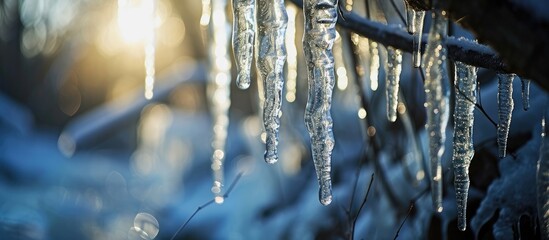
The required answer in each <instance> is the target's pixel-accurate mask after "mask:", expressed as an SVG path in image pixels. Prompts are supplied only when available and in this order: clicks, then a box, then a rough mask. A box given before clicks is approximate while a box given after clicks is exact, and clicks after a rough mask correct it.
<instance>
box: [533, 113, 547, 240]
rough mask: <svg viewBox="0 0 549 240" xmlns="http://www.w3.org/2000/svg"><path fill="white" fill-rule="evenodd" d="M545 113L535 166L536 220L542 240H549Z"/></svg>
mask: <svg viewBox="0 0 549 240" xmlns="http://www.w3.org/2000/svg"><path fill="white" fill-rule="evenodd" d="M547 115H548V114H547V112H546V113H545V116H544V118H543V119H542V121H541V127H542V133H541V147H540V151H539V159H538V166H537V174H536V175H537V179H536V180H537V181H536V185H537V195H538V198H537V199H538V201H537V202H538V204H537V205H538V218H539V220H540V225H541V230H540V232H541V236H542V239H549V139H548V134H549V126H547V125H546V121H547Z"/></svg>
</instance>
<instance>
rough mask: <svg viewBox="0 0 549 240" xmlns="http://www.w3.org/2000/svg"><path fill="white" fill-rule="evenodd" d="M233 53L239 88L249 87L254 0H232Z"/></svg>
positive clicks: (252, 51)
mask: <svg viewBox="0 0 549 240" xmlns="http://www.w3.org/2000/svg"><path fill="white" fill-rule="evenodd" d="M233 17H234V20H233V53H234V57H235V62H236V69H237V72H238V76H237V78H236V85H237V86H238V87H239V88H240V89H247V88H248V87H250V74H251V73H250V71H251V68H252V60H253V53H254V41H255V0H233Z"/></svg>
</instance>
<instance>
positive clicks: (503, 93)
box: [497, 74, 515, 158]
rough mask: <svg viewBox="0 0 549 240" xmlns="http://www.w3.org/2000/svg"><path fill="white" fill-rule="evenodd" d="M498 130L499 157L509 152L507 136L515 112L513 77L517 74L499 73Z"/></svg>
mask: <svg viewBox="0 0 549 240" xmlns="http://www.w3.org/2000/svg"><path fill="white" fill-rule="evenodd" d="M498 79H499V83H498V118H499V122H498V130H497V142H498V152H499V157H500V158H504V157H505V155H506V152H507V137H508V135H509V126H511V117H512V114H513V108H514V103H513V79H515V74H498Z"/></svg>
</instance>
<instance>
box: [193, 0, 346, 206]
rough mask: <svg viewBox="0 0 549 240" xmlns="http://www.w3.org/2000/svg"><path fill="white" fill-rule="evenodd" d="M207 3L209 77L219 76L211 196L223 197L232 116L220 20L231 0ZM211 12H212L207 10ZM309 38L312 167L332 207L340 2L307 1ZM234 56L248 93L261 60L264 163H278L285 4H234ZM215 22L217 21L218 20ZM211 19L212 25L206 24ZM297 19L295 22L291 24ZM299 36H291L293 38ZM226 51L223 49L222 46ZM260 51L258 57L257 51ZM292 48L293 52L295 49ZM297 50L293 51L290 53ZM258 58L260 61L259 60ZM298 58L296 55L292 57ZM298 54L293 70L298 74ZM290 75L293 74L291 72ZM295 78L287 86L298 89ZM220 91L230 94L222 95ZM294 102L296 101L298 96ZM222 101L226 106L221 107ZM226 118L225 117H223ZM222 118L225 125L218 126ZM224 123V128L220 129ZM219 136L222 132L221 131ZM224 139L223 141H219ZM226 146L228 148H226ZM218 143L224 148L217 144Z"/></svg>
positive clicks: (272, 0)
mask: <svg viewBox="0 0 549 240" xmlns="http://www.w3.org/2000/svg"><path fill="white" fill-rule="evenodd" d="M211 1H212V3H210V0H203V17H202V20H203V21H201V22H202V24H203V25H209V28H208V29H210V31H208V37H210V38H212V39H211V40H210V42H213V44H214V46H213V47H211V48H210V50H211V52H212V54H210V65H211V69H210V72H211V73H212V74H213V75H214V76H212V78H213V79H215V80H214V81H213V82H214V84H213V85H214V88H215V90H214V94H213V95H212V97H213V99H214V100H213V101H212V105H213V106H212V109H213V111H212V113H213V118H214V122H215V127H214V144H212V145H213V146H214V148H215V151H214V156H213V163H212V169H213V170H214V187H212V191H214V193H216V196H217V197H221V196H222V195H221V187H222V185H223V182H222V179H221V178H220V177H222V171H223V168H222V166H223V158H224V154H223V153H224V151H223V147H224V141H225V138H226V127H227V124H228V117H227V115H226V114H227V110H228V107H229V104H228V102H229V98H228V94H229V91H228V88H229V87H228V86H227V85H226V84H227V83H228V81H229V80H230V78H229V76H226V77H225V78H223V79H222V80H224V81H218V80H219V79H218V77H216V76H215V75H218V74H220V73H223V74H228V71H226V70H228V69H225V68H223V69H220V68H219V66H217V60H219V59H220V58H219V57H220V56H218V55H216V54H221V55H222V59H223V61H222V62H224V60H225V57H226V56H228V54H227V53H226V49H225V48H226V46H227V45H226V44H227V43H226V42H225V41H224V40H225V38H226V35H225V34H226V32H227V31H226V30H225V29H223V28H224V26H222V25H223V24H221V23H217V22H214V21H216V19H220V21H223V22H225V21H226V19H225V18H226V15H225V13H224V12H222V10H224V9H225V8H224V7H225V5H226V0H211ZM209 8H211V11H209V10H208V9H209ZM303 9H305V11H304V14H305V28H306V29H305V36H304V38H303V43H304V52H305V57H306V60H307V67H308V72H309V75H308V82H309V95H308V98H309V99H308V102H307V107H306V113H305V122H306V125H307V128H308V130H309V133H310V136H311V145H312V152H313V161H314V164H315V169H316V172H317V178H318V182H319V185H320V190H319V196H320V202H321V203H322V204H324V205H327V204H329V203H330V202H331V199H332V195H331V194H332V193H331V177H330V172H331V155H332V149H333V147H334V143H335V141H334V137H333V133H332V118H331V116H330V105H331V98H332V89H333V87H334V80H335V77H334V60H333V54H332V46H333V44H334V40H335V23H336V21H337V1H336V0H328V1H320V0H305V1H304V2H303ZM233 11H234V12H233V16H234V21H233V38H232V45H233V52H234V56H235V62H236V68H237V73H238V76H237V80H236V83H237V86H238V87H239V88H241V89H247V88H248V87H249V86H250V84H251V69H252V67H251V65H252V60H253V59H254V56H255V59H256V65H257V72H258V80H259V82H258V85H260V86H262V87H263V89H264V90H263V96H262V97H260V99H264V101H262V102H263V122H264V128H265V133H266V151H265V161H266V162H268V163H271V164H272V163H276V162H277V161H278V153H277V147H278V132H279V128H280V117H281V115H282V111H281V106H282V88H283V86H284V64H285V63H286V58H287V52H286V29H287V25H288V14H287V11H286V7H285V6H284V1H283V0H269V1H267V0H257V1H256V0H233ZM214 16H215V17H214ZM206 18H208V19H209V21H207V20H205V19H206ZM294 19H295V17H294V16H292V19H291V20H292V24H293V20H294ZM294 31H295V30H292V34H293V32H294ZM222 44H223V45H224V46H221V45H222ZM254 47H255V51H254ZM292 47H293V46H292ZM291 49H293V48H291ZM254 52H255V55H254ZM292 52H295V51H292ZM294 55H295V54H292V56H291V57H292V62H291V65H290V66H289V67H291V68H292V69H294V71H295V70H296V69H295V61H293V59H294V58H295V57H294ZM292 69H290V70H292ZM296 74H297V72H296V73H295V75H291V77H292V79H294V81H292V82H291V83H289V85H288V86H292V87H295V77H296ZM221 88H226V89H227V90H224V91H222V92H218V91H221V90H220V89H221ZM293 94H294V95H293V96H290V97H289V99H295V90H294V91H293ZM218 100H222V102H221V101H218ZM221 116H222V117H221ZM218 118H221V119H223V120H224V121H223V122H219V121H218V120H216V119H218ZM221 123H223V124H221ZM218 130H219V131H218ZM219 133H221V136H219V137H217V136H218V134H219ZM221 142H223V144H221ZM217 143H219V144H217Z"/></svg>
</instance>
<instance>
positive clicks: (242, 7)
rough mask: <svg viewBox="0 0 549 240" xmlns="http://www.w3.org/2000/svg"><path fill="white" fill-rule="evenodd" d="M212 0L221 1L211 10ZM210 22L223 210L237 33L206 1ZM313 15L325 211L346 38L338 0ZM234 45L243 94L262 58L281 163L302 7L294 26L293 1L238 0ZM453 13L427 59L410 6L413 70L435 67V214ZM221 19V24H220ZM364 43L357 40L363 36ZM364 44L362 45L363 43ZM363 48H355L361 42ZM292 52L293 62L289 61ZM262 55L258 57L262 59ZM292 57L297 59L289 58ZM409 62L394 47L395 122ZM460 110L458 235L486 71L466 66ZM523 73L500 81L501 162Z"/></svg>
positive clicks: (270, 144) (221, 8) (435, 24)
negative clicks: (337, 57) (340, 50)
mask: <svg viewBox="0 0 549 240" xmlns="http://www.w3.org/2000/svg"><path fill="white" fill-rule="evenodd" d="M210 1H211V2H210ZM202 2H203V16H202V19H201V24H202V25H203V26H207V29H208V31H207V37H208V38H211V39H209V42H211V43H212V44H213V46H212V47H210V48H209V49H210V54H209V57H210V59H209V60H210V65H211V66H210V74H211V79H212V80H213V81H212V87H211V94H212V95H211V97H212V115H213V119H214V124H215V126H214V142H213V144H212V145H213V147H214V149H215V151H214V154H213V157H212V159H213V160H212V161H213V162H212V169H213V170H214V186H213V187H212V191H213V192H214V193H215V194H216V200H217V199H219V201H217V202H222V200H223V199H222V195H221V190H222V189H221V188H222V186H223V182H222V177H223V159H224V146H225V139H226V135H227V130H226V128H227V125H228V116H227V112H228V108H229V106H230V99H229V82H230V72H229V70H230V61H229V59H228V56H229V54H228V52H227V46H228V31H227V26H226V14H225V7H226V3H227V2H226V0H202ZM303 9H304V10H303V12H304V17H305V31H304V36H303V50H304V56H305V60H306V63H307V72H308V74H307V77H308V87H309V89H308V100H307V106H306V110H305V123H306V127H307V130H308V131H309V134H310V137H311V149H312V156H313V161H314V165H315V170H316V173H317V180H318V183H319V199H320V202H321V203H322V204H324V205H327V204H330V202H331V201H332V193H331V177H330V175H331V155H332V150H333V148H334V145H335V140H334V136H333V132H332V126H333V123H332V118H331V115H330V109H331V101H332V91H333V88H334V84H335V73H334V56H333V52H332V47H333V45H334V42H335V39H336V31H335V24H336V21H337V12H338V11H337V0H304V1H303ZM233 11H234V13H233V16H234V21H233V38H232V45H233V51H234V56H235V62H236V67H237V73H238V76H237V80H236V83H237V86H238V87H239V88H241V89H246V88H248V87H249V86H250V84H251V71H252V60H253V59H254V57H255V60H256V65H257V66H256V67H257V72H258V87H262V88H263V93H262V96H261V97H260V99H263V101H261V102H262V103H263V104H264V105H263V121H264V128H265V133H266V151H265V161H266V162H268V163H271V164H272V163H275V162H277V161H278V153H277V147H278V132H279V129H280V117H281V114H282V112H281V105H282V89H283V87H284V78H285V75H284V64H285V63H286V60H287V57H289V59H288V61H289V65H288V68H289V71H288V78H290V79H291V82H289V83H287V86H288V87H291V88H292V89H291V94H289V95H287V96H286V98H287V100H288V101H289V102H291V101H293V99H295V85H296V84H295V78H296V75H297V71H296V61H295V58H296V53H295V43H293V42H294V38H293V36H292V37H290V38H288V37H287V36H286V30H287V27H288V22H290V27H289V29H290V30H289V31H290V34H292V35H293V34H294V33H295V13H296V11H295V9H292V10H291V11H290V13H291V14H290V19H289V18H288V13H287V10H286V7H285V6H284V1H283V0H268V1H267V0H233ZM445 14H446V13H445V12H444V11H441V10H438V9H435V10H433V12H432V16H433V20H432V24H431V28H430V30H429V35H428V40H427V44H426V47H425V54H424V55H423V58H422V55H421V42H422V40H421V37H422V32H423V21H424V17H425V12H424V11H416V10H414V9H412V8H410V7H409V6H408V13H407V16H408V27H407V30H408V32H409V33H410V34H412V36H413V52H412V56H413V66H414V67H420V66H421V65H422V64H423V67H424V69H425V83H424V87H425V97H426V102H425V107H426V110H427V124H426V130H427V133H428V136H429V140H428V142H429V161H430V165H431V171H430V175H431V193H432V199H433V206H434V209H435V210H436V211H437V212H440V211H442V179H443V178H442V166H441V157H442V155H443V153H444V142H445V139H446V126H447V123H448V119H449V113H450V109H449V108H450V104H449V95H450V83H449V79H448V74H447V72H446V71H447V70H446V63H447V49H446V45H445V43H444V41H445V38H446V31H447V20H446V19H445ZM214 16H215V17H214ZM354 37H355V38H356V37H357V36H354ZM355 40H356V39H355ZM355 40H353V43H354V44H357V42H356V41H355ZM287 44H289V49H290V52H291V54H287V49H286V45H287ZM368 51H369V54H370V58H371V59H370V66H369V67H370V76H369V78H370V84H371V89H372V90H374V91H375V90H376V89H377V87H378V81H377V80H378V71H379V66H380V64H379V49H378V45H377V43H375V42H373V41H369V48H368ZM254 53H255V54H254ZM288 55H289V56H288ZM401 64H402V54H401V52H400V50H398V49H394V48H392V47H387V64H386V69H385V70H386V94H387V117H388V119H389V120H390V121H395V120H396V116H397V106H398V86H399V80H400V73H401V68H402V67H401ZM455 66H456V68H455V69H456V73H455V74H456V81H455V91H456V98H455V100H456V102H455V111H454V121H455V122H454V126H455V130H454V149H453V159H452V163H453V166H454V172H455V187H456V198H457V203H458V227H459V229H461V230H465V227H466V216H465V210H466V205H467V195H468V188H469V176H468V168H469V165H470V162H471V160H472V157H473V155H474V150H473V143H472V133H473V130H472V127H473V110H474V106H475V104H476V96H475V90H476V68H475V67H472V66H468V65H466V64H464V63H461V62H456V63H455ZM513 78H514V75H513V74H500V75H499V79H500V82H499V92H498V104H499V108H498V116H499V123H498V129H497V142H498V146H499V154H500V157H504V156H505V152H506V144H507V143H506V141H507V136H508V133H509V126H510V122H511V113H512V110H513V100H512V80H513ZM522 83H523V84H522V86H523V87H522V90H523V107H524V109H528V106H529V102H528V90H529V81H528V80H523V82H522Z"/></svg>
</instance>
